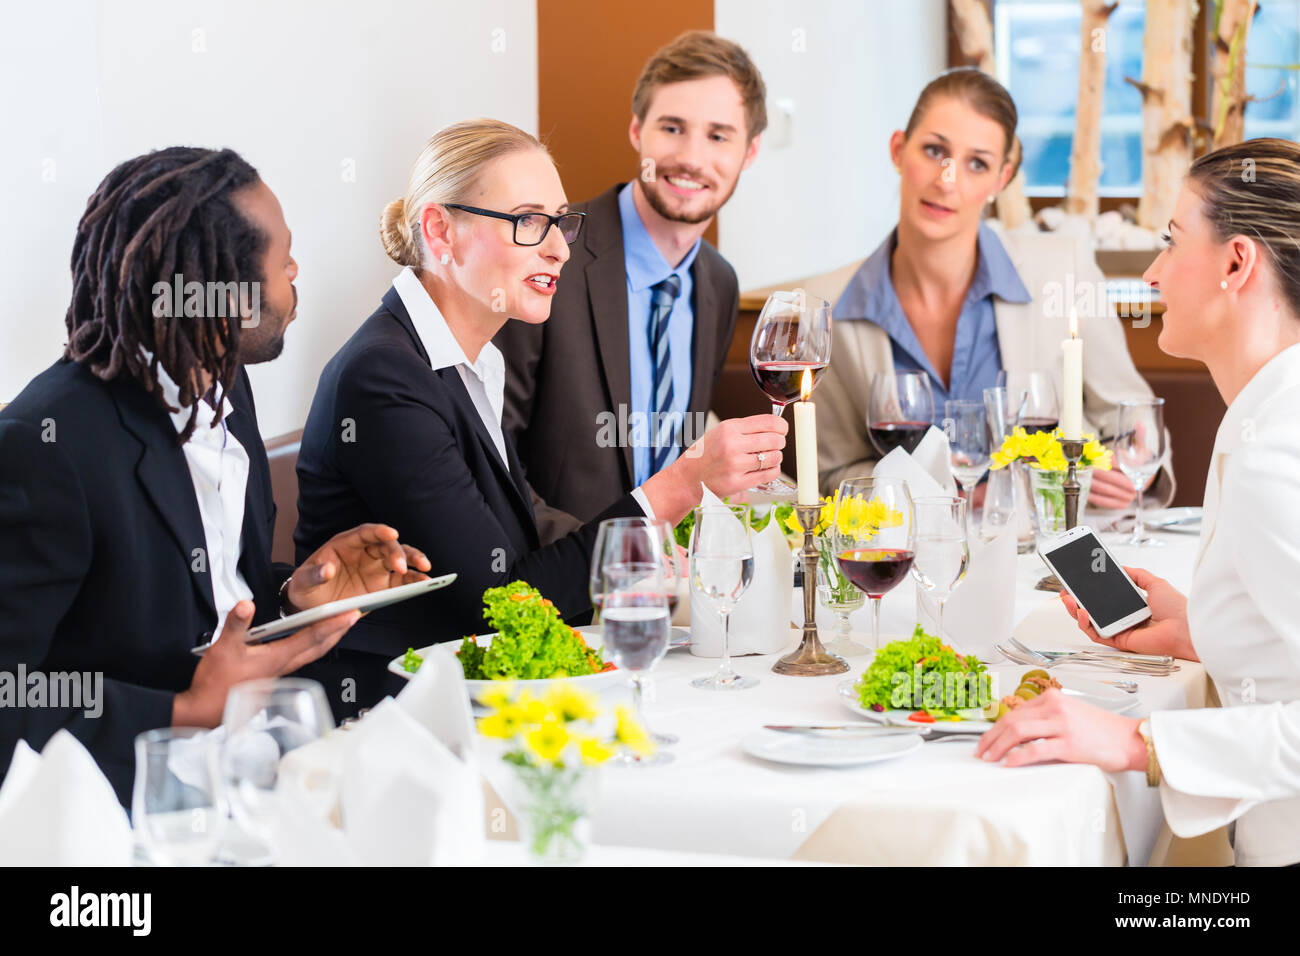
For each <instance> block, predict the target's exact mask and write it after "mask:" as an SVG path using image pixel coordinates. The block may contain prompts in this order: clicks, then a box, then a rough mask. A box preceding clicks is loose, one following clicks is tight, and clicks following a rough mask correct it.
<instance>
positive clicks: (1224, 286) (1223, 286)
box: [1219, 279, 1228, 292]
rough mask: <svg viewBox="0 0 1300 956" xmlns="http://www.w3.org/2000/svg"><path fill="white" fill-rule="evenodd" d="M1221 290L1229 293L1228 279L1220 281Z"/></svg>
mask: <svg viewBox="0 0 1300 956" xmlns="http://www.w3.org/2000/svg"><path fill="white" fill-rule="evenodd" d="M1219 288H1220V289H1222V290H1223V291H1224V292H1227V291H1228V280H1227V279H1220V280H1219Z"/></svg>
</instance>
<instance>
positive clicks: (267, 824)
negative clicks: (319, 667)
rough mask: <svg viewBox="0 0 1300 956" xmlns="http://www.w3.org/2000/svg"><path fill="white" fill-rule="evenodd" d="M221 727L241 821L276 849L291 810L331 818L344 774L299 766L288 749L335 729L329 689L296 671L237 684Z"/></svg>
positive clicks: (224, 770) (225, 769) (223, 764)
mask: <svg viewBox="0 0 1300 956" xmlns="http://www.w3.org/2000/svg"><path fill="white" fill-rule="evenodd" d="M221 726H222V728H223V732H224V734H225V739H224V740H223V741H222V744H221V753H220V770H221V779H222V783H223V784H224V786H225V790H226V793H227V795H228V798H229V800H230V805H231V808H232V809H233V810H234V816H235V819H236V820H237V821H238V822H239V823H240V824H241V825H242V827H243V828H244V829H245V830H246V831H247V832H248V833H249V834H250V835H251V836H253V837H256V838H258V839H260V840H261V841H262V842H263V843H265V844H266V845H267V847H268V848H269V849H270V850H271V851H272V853H274V852H275V836H276V831H277V829H278V827H279V825H280V822H281V820H282V819H283V817H284V815H285V814H291V813H300V812H302V811H304V810H305V811H306V812H308V813H311V814H313V815H315V816H318V817H319V818H320V819H325V818H326V817H327V816H328V815H329V813H330V812H331V810H332V809H333V808H334V806H335V804H336V802H337V799H338V780H337V774H336V773H334V772H332V771H331V770H329V769H327V768H326V766H325V765H322V766H321V767H316V766H313V767H311V768H310V769H308V768H306V767H296V766H295V765H294V764H293V762H291V761H285V762H283V763H282V760H283V758H284V757H285V755H287V754H289V753H291V752H292V751H294V750H297V749H298V748H300V747H304V746H306V745H307V744H310V743H312V742H314V741H316V740H319V739H320V738H321V737H323V736H325V734H327V733H329V732H330V731H331V730H333V729H334V717H333V715H332V714H331V713H330V708H329V703H328V701H326V699H325V690H324V688H322V687H321V685H320V684H318V683H316V682H315V681H313V680H304V679H302V678H297V677H275V678H261V679H258V680H251V681H245V682H244V683H242V684H236V685H235V686H234V687H232V688H231V689H230V693H229V694H227V695H226V709H225V712H224V714H223V715H222V720H221Z"/></svg>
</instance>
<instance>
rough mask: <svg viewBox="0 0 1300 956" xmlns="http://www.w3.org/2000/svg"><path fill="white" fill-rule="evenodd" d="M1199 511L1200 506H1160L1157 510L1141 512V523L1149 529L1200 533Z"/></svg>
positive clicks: (1178, 532)
mask: <svg viewBox="0 0 1300 956" xmlns="http://www.w3.org/2000/svg"><path fill="white" fill-rule="evenodd" d="M1201 513H1202V509H1201V508H1191V507H1188V508H1161V509H1159V510H1157V511H1150V512H1148V511H1144V512H1142V523H1143V524H1144V525H1146V527H1147V530H1149V531H1173V532H1176V533H1177V534H1200V533H1201Z"/></svg>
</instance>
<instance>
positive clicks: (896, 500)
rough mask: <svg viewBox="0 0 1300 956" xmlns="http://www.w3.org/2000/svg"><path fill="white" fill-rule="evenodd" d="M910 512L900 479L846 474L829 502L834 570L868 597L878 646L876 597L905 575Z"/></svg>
mask: <svg viewBox="0 0 1300 956" xmlns="http://www.w3.org/2000/svg"><path fill="white" fill-rule="evenodd" d="M915 526H916V513H915V509H914V507H913V505H912V495H911V492H909V491H908V488H907V482H906V481H904V480H903V479H901V478H846V479H844V481H842V482H840V490H839V495H838V496H837V497H836V500H835V522H834V525H833V526H832V528H831V531H830V533H831V542H832V544H833V545H834V547H835V562H836V564H838V565H839V568H840V573H842V574H843V575H844V576H845V577H846V578H848V579H849V580H850V581H852V582H853V584H854V586H856V587H857V589H858V590H859V591H861V592H862V593H864V594H865V595H866V596H867V597H869V598H871V604H872V624H871V634H872V637H873V639H874V640H873V643H874V645H875V649H876V651H877V652H879V650H880V600H881V598H883V597H884V596H885V595H886V594H887V593H888V592H889V591H891V590H893V588H894V586H895V585H897V584H898V582H899V581H902V580H903V579H904V578H906V577H907V572H908V571H910V570H911V568H912V561H913V560H914V558H915V557H916V527H915Z"/></svg>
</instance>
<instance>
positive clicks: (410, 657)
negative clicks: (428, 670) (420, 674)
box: [402, 647, 424, 674]
mask: <svg viewBox="0 0 1300 956" xmlns="http://www.w3.org/2000/svg"><path fill="white" fill-rule="evenodd" d="M423 663H424V658H423V657H421V656H420V655H419V654H417V653H415V648H414V647H408V648H407V649H406V656H405V657H403V658H402V670H404V671H406V673H408V674H414V673H415V672H416V671H418V670H419V669H420V665H421V664H423Z"/></svg>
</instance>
